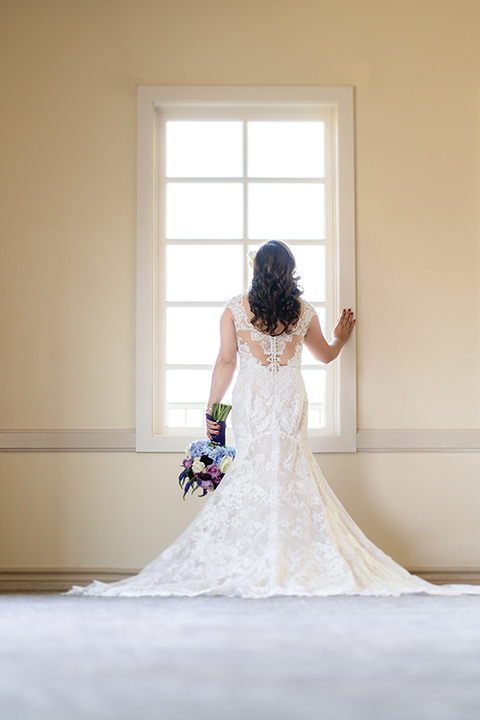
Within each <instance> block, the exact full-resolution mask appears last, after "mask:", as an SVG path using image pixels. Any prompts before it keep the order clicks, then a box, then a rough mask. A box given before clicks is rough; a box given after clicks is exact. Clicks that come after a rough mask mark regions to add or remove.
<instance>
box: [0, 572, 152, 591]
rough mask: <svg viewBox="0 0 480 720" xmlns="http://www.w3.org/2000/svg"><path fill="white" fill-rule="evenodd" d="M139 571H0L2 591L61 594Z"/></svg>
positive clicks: (108, 581)
mask: <svg viewBox="0 0 480 720" xmlns="http://www.w3.org/2000/svg"><path fill="white" fill-rule="evenodd" d="M138 571H139V569H138V568H136V569H111V568H42V569H38V568H11V569H3V570H1V569H0V593H2V592H55V591H58V592H63V591H65V590H69V589H70V588H71V587H72V585H88V583H91V582H92V580H100V581H101V582H107V583H110V582H116V581H117V580H123V579H124V578H126V577H130V576H131V575H136V573H138Z"/></svg>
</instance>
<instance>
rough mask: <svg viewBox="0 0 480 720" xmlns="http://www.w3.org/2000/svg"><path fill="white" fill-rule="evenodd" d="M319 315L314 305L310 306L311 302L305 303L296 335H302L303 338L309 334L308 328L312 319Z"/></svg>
mask: <svg viewBox="0 0 480 720" xmlns="http://www.w3.org/2000/svg"><path fill="white" fill-rule="evenodd" d="M315 315H317V311H316V310H315V308H314V307H313V305H310V303H309V302H307V301H306V300H304V301H303V313H302V315H301V317H300V319H299V321H298V323H297V327H296V328H295V331H294V332H295V335H301V336H302V337H305V335H306V334H307V330H308V326H309V325H310V323H311V321H312V318H313V317H315Z"/></svg>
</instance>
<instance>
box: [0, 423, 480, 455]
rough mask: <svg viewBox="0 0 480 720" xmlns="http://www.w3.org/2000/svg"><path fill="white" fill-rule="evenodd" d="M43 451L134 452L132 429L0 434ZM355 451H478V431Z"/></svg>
mask: <svg viewBox="0 0 480 720" xmlns="http://www.w3.org/2000/svg"><path fill="white" fill-rule="evenodd" d="M42 451H43V452H135V430H134V429H121V430H118V429H117V430H115V429H111V430H108V429H107V430H2V431H0V452H42ZM172 452H176V451H172ZM357 452H370V453H372V452H377V453H401V452H407V453H408V452H409V453H439V452H448V453H463V452H480V430H359V431H358V432H357Z"/></svg>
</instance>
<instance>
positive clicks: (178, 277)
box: [167, 245, 244, 302]
mask: <svg viewBox="0 0 480 720" xmlns="http://www.w3.org/2000/svg"><path fill="white" fill-rule="evenodd" d="M243 256H244V253H243V245H167V300H171V301H182V300H183V301H187V302H188V301H197V302H200V301H209V300H211V301H217V302H218V301H219V300H221V301H223V302H226V301H227V300H228V299H229V298H230V297H233V295H238V294H239V293H241V292H242V291H243V261H244V257H243Z"/></svg>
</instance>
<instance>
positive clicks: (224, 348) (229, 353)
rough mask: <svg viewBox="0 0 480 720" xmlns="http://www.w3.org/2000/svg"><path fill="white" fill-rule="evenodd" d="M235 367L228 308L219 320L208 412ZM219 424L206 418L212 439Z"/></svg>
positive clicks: (233, 332)
mask: <svg viewBox="0 0 480 720" xmlns="http://www.w3.org/2000/svg"><path fill="white" fill-rule="evenodd" d="M236 367H237V337H236V335H235V324H234V321H233V315H232V311H231V310H229V309H228V308H227V309H226V310H225V311H224V312H223V315H222V318H221V320H220V352H219V353H218V357H217V361H216V363H215V367H214V368H213V375H212V386H211V389H210V397H209V398H208V405H207V408H208V412H209V413H210V412H211V407H212V405H213V403H219V402H221V401H222V398H223V396H224V395H225V393H226V392H227V390H228V388H229V386H230V383H231V382H232V379H233V373H234V372H235V368H236ZM218 428H219V425H217V423H215V422H212V421H211V420H207V435H208V437H209V438H210V440H211V439H212V433H213V434H217V429H218Z"/></svg>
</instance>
